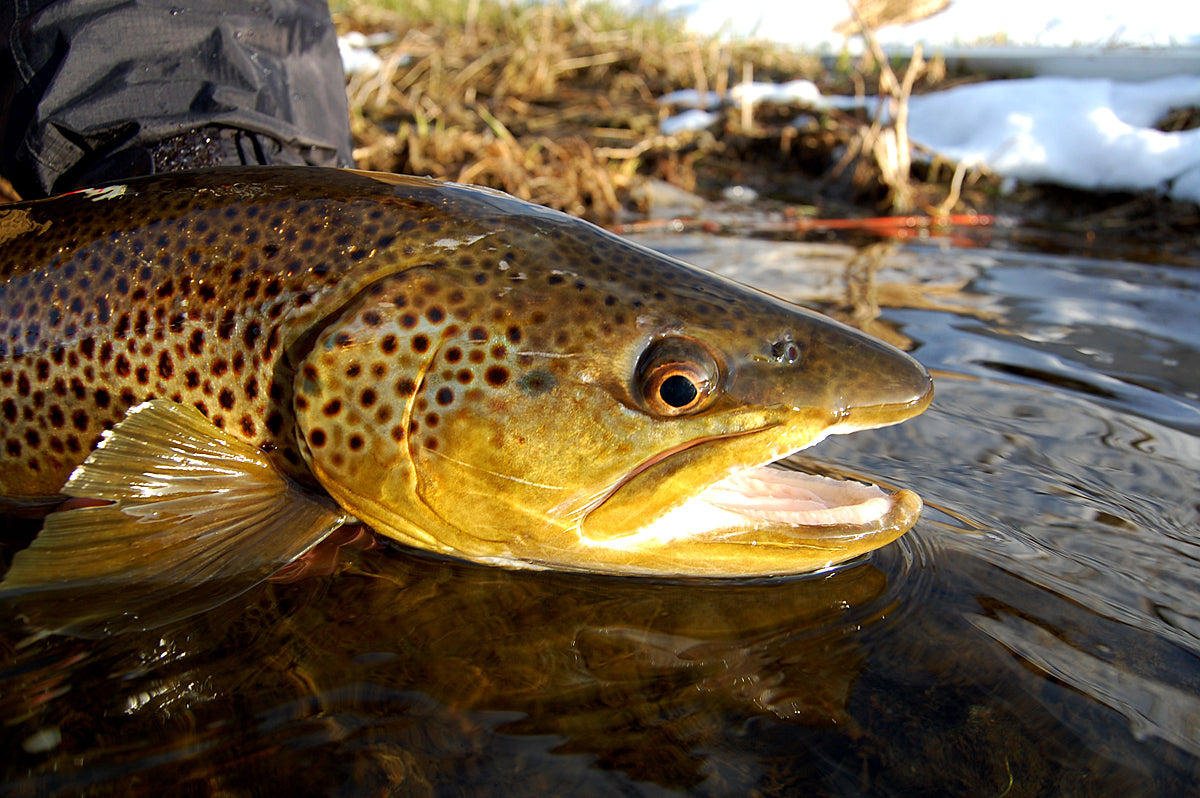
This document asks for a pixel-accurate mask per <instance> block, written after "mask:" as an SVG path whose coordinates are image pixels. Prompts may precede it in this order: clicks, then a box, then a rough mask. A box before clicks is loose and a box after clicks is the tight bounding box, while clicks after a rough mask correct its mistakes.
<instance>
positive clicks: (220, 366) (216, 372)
mask: <svg viewBox="0 0 1200 798" xmlns="http://www.w3.org/2000/svg"><path fill="white" fill-rule="evenodd" d="M227 371H229V361H228V360H225V358H221V357H219V358H217V359H216V360H214V361H213V362H212V365H211V366H209V373H210V374H212V375H213V376H214V377H220V376H221V375H222V374H224V373H225V372H227Z"/></svg>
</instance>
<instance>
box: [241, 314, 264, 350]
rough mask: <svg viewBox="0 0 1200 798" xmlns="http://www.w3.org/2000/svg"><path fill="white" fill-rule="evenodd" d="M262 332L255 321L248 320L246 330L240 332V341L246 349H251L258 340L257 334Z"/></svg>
mask: <svg viewBox="0 0 1200 798" xmlns="http://www.w3.org/2000/svg"><path fill="white" fill-rule="evenodd" d="M261 334H262V328H261V327H259V326H258V324H257V323H256V322H253V321H252V322H250V323H249V324H247V325H246V331H245V332H244V333H242V343H243V344H245V345H246V348H247V349H253V348H254V343H255V342H256V341H257V340H258V336H259V335H261Z"/></svg>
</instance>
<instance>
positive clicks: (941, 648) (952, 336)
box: [0, 253, 1200, 797]
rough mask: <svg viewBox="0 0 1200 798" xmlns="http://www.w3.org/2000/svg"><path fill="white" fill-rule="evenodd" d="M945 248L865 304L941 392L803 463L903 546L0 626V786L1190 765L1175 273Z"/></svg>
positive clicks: (590, 781) (689, 779)
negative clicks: (64, 631) (136, 623)
mask: <svg viewBox="0 0 1200 798" xmlns="http://www.w3.org/2000/svg"><path fill="white" fill-rule="evenodd" d="M954 257H956V258H959V259H961V260H964V261H968V262H975V263H979V262H981V261H984V260H986V263H983V265H981V266H980V267H979V270H978V274H977V276H976V278H975V279H974V280H973V281H972V282H971V284H970V285H969V286H968V290H969V291H973V292H974V293H975V294H978V295H982V296H984V297H986V298H987V300H986V301H987V302H988V308H989V315H987V316H984V315H983V314H981V315H980V317H978V318H976V317H974V316H972V315H970V314H969V313H966V312H954V313H951V312H946V311H939V310H928V309H909V310H891V311H888V312H887V313H886V314H885V319H886V320H888V321H890V322H891V323H896V324H900V325H902V327H903V332H904V333H905V334H906V335H907V336H909V337H910V338H912V339H914V340H915V341H917V342H918V343H919V349H918V350H917V354H918V355H919V356H920V358H921V360H922V361H923V362H924V363H926V364H928V365H929V366H930V367H931V368H932V369H933V370H934V371H935V376H936V378H937V379H938V385H939V395H938V398H937V399H936V400H935V402H934V404H933V405H932V407H931V408H930V409H929V411H927V412H926V413H925V414H924V415H923V416H921V417H920V418H917V419H913V420H911V421H909V422H907V423H905V424H903V425H901V426H898V427H893V428H889V429H886V430H878V431H876V432H873V433H872V434H871V435H870V436H866V437H864V436H848V437H844V438H837V439H829V440H827V441H825V442H824V443H822V444H821V446H820V447H819V448H817V449H813V450H811V451H810V452H808V453H807V456H806V458H805V463H804V465H805V466H807V467H811V468H812V470H822V471H827V472H829V473H830V474H831V475H835V476H842V477H859V478H863V479H865V480H868V481H871V482H875V483H879V484H882V485H884V486H885V487H888V486H889V484H888V483H889V482H895V483H902V484H904V485H905V486H909V487H912V488H914V489H915V490H916V491H918V492H919V493H920V494H921V495H922V496H923V497H924V498H925V500H926V511H925V514H924V516H923V517H922V520H921V521H920V522H919V523H918V524H917V525H916V527H914V529H913V530H912V531H910V532H909V533H908V534H907V535H906V536H905V537H904V538H902V539H901V540H900V541H898V542H897V544H895V545H892V546H888V547H885V548H883V549H881V550H879V551H876V552H874V553H872V554H871V555H869V556H868V557H867V558H866V559H865V560H860V561H855V562H852V563H849V564H847V565H844V566H841V567H839V568H837V569H835V570H834V571H832V572H829V573H825V574H817V575H811V576H807V577H802V578H796V579H787V580H767V581H765V582H753V583H742V584H728V585H720V586H714V585H705V584H704V583H680V582H674V583H672V582H639V581H636V580H634V581H631V580H622V579H616V578H589V577H579V576H569V575H562V574H536V573H534V574H530V573H507V572H500V571H496V570H492V569H486V568H480V567H476V566H471V565H464V564H461V563H453V562H446V561H441V560H436V559H428V558H411V557H408V556H405V555H401V554H400V553H398V552H395V551H388V550H383V551H367V552H357V553H355V554H353V555H352V556H351V558H350V559H349V560H348V561H347V562H345V563H344V564H343V565H342V566H341V569H340V572H339V573H338V574H336V575H334V576H333V577H330V578H327V579H314V580H308V581H304V582H299V583H296V584H292V585H273V586H268V587H264V588H259V589H257V591H256V592H253V593H249V594H247V595H246V596H245V597H243V598H241V599H238V600H237V601H235V602H232V603H231V604H230V605H228V606H226V607H225V608H222V609H220V610H217V611H215V612H214V613H211V614H208V615H205V616H200V617H198V618H195V619H193V620H190V621H188V622H186V623H181V624H176V625H173V626H171V627H168V628H165V629H163V630H162V631H161V632H160V633H157V634H142V635H128V636H123V637H118V638H113V639H109V640H103V641H78V640H70V639H62V638H52V639H47V640H40V641H36V642H33V643H30V644H28V645H25V646H24V647H22V648H20V649H17V648H16V641H17V640H19V639H20V637H19V634H18V633H17V632H15V631H11V630H10V631H8V632H6V633H5V635H4V636H3V637H0V641H3V645H5V646H6V647H7V649H6V652H5V656H4V657H3V659H2V661H0V662H2V664H0V713H2V714H3V716H4V718H5V719H6V721H7V725H5V726H3V727H2V728H0V735H2V737H3V740H2V742H3V745H4V750H5V751H6V752H9V753H8V754H7V755H6V759H7V763H6V769H5V774H4V787H5V790H6V791H7V792H9V793H12V794H22V793H25V794H32V793H54V792H57V793H60V794H74V793H78V792H81V791H89V792H91V793H93V794H121V795H126V794H139V793H140V794H146V793H150V792H161V784H162V783H163V779H167V778H169V779H170V780H171V781H170V783H172V784H178V785H181V787H180V789H182V790H185V791H188V792H196V793H201V794H248V793H250V792H252V791H254V790H260V791H261V790H264V789H269V790H270V791H272V792H281V793H284V792H287V791H291V792H293V793H299V794H346V793H350V794H377V793H378V794H387V793H389V792H391V793H394V794H400V795H445V794H489V795H494V794H501V795H504V794H514V795H528V794H571V795H604V796H608V795H661V794H678V793H677V792H676V791H680V790H682V791H686V792H688V793H690V794H695V795H747V794H751V793H752V792H757V793H758V794H761V795H797V794H802V795H862V794H870V795H913V794H921V795H993V796H999V795H1006V796H1023V795H1122V796H1126V797H1128V796H1143V795H1144V796H1159V795H1186V794H1195V792H1196V790H1197V787H1196V785H1197V784H1200V725H1198V724H1200V706H1198V702H1200V610H1198V609H1197V608H1198V607H1200V508H1198V507H1197V487H1196V486H1197V485H1200V439H1198V437H1197V436H1198V434H1200V408H1198V402H1197V394H1198V393H1200V348H1198V344H1197V336H1196V326H1195V321H1194V308H1195V307H1197V306H1200V273H1197V272H1195V271H1189V270H1184V269H1172V268H1168V267H1140V266H1136V265H1133V264H1100V263H1096V262H1092V261H1081V260H1071V259H1056V258H1044V257H1043V258H1036V257H1030V256H1022V255H1015V254H1009V255H1003V254H997V253H965V254H964V253H957V254H956V255H955V256H954ZM965 301H967V300H964V302H965ZM860 438H861V440H860Z"/></svg>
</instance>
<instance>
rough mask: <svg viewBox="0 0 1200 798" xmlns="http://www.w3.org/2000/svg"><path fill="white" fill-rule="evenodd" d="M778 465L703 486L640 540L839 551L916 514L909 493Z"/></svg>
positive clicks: (897, 529)
mask: <svg viewBox="0 0 1200 798" xmlns="http://www.w3.org/2000/svg"><path fill="white" fill-rule="evenodd" d="M777 463H778V461H773V462H771V463H767V464H764V465H758V466H751V467H748V468H745V469H742V470H739V471H737V472H735V473H733V474H731V475H730V476H727V477H725V478H723V479H720V480H718V481H716V482H714V483H712V484H710V485H708V486H707V487H706V488H704V489H703V490H701V491H700V492H699V493H698V494H696V495H695V496H694V497H692V498H691V499H688V500H687V501H685V502H684V503H683V504H682V505H680V506H679V507H676V508H675V509H673V510H670V511H668V512H667V513H665V514H664V515H663V516H662V517H661V518H659V519H657V520H655V521H654V522H652V523H651V524H650V525H649V526H648V527H645V528H643V529H642V530H641V532H640V533H639V534H641V533H646V532H651V534H654V535H655V536H663V537H670V536H671V535H672V533H673V531H677V532H678V533H681V534H685V533H686V532H685V530H688V529H690V530H691V533H690V534H692V535H697V534H700V535H704V534H708V535H710V536H715V537H719V538H720V539H721V540H724V541H725V542H735V541H736V540H737V539H738V538H744V541H743V542H746V543H749V544H753V545H762V544H771V543H774V544H777V545H786V544H787V543H789V542H792V543H801V542H810V543H811V542H813V541H823V542H824V543H826V544H829V545H838V544H850V543H853V542H861V541H864V540H866V539H868V538H871V539H874V538H878V537H880V536H886V535H887V534H888V533H889V532H894V533H895V534H894V537H899V535H901V534H903V533H904V532H905V531H907V530H908V529H909V527H911V526H912V524H913V523H915V521H916V519H917V516H918V515H919V513H920V511H921V506H922V504H921V499H920V497H918V496H917V495H916V494H915V493H913V492H912V491H909V490H900V491H897V492H895V493H889V492H887V491H884V490H883V489H882V488H880V487H879V486H877V485H873V484H870V483H863V482H856V481H851V480H843V479H835V478H832V477H826V476H821V475H818V474H810V473H805V472H802V471H795V470H791V469H785V468H781V467H780V466H779V465H778V464H777ZM673 527H674V528H675V530H673V529H672V528H673ZM884 542H886V541H877V543H878V545H883V543H884Z"/></svg>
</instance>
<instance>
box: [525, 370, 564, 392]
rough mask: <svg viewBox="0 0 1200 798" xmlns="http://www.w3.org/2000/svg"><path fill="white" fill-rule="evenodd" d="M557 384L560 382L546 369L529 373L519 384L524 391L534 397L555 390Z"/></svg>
mask: <svg viewBox="0 0 1200 798" xmlns="http://www.w3.org/2000/svg"><path fill="white" fill-rule="evenodd" d="M557 384H558V380H557V379H555V377H554V375H553V374H551V373H550V372H548V371H546V370H544V369H537V370H536V371H531V372H529V373H528V374H526V375H525V376H524V377H522V378H521V380H520V383H519V385H520V386H521V390H522V391H524V392H525V393H527V394H532V395H534V396H536V395H538V394H543V393H546V392H547V391H550V390H553V389H554V386H556V385H557Z"/></svg>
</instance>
